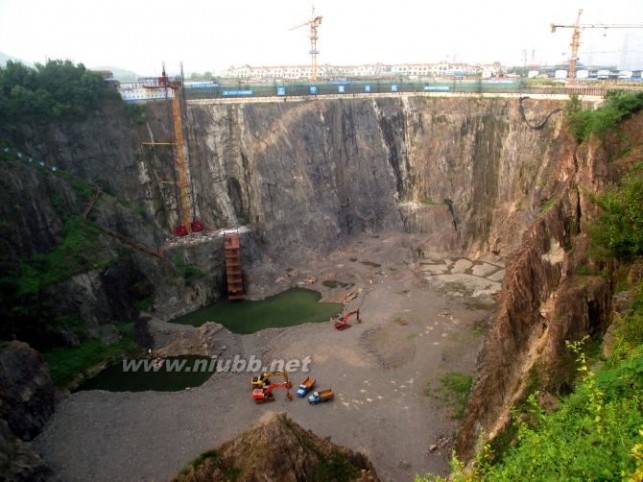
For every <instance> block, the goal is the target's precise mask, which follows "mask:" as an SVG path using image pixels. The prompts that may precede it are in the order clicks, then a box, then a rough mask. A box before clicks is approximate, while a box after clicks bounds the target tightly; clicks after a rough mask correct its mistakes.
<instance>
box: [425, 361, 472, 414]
mask: <svg viewBox="0 0 643 482" xmlns="http://www.w3.org/2000/svg"><path fill="white" fill-rule="evenodd" d="M440 383H441V384H442V386H441V387H440V388H438V389H437V390H434V389H433V388H432V387H431V386H430V385H427V387H426V389H425V394H426V395H427V396H433V397H436V398H438V399H439V400H442V401H443V402H445V403H446V404H447V405H448V406H449V407H450V409H451V412H452V416H453V418H455V419H457V420H459V419H461V418H462V416H463V415H464V410H465V408H466V406H467V401H468V400H469V392H470V391H471V385H472V383H473V378H472V377H471V376H470V375H467V374H465V373H460V372H448V373H445V374H444V375H442V376H441V377H440Z"/></svg>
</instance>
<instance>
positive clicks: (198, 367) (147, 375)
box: [76, 356, 215, 392]
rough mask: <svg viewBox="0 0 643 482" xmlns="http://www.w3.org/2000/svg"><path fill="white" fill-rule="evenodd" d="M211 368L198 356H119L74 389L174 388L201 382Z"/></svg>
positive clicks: (179, 388)
mask: <svg viewBox="0 0 643 482" xmlns="http://www.w3.org/2000/svg"><path fill="white" fill-rule="evenodd" d="M214 371H215V370H213V369H212V365H211V360H210V358H208V357H202V356H178V357H167V358H164V359H163V360H162V361H161V360H159V361H157V362H155V361H154V360H152V359H145V358H143V359H131V360H119V361H116V362H113V363H111V364H110V365H108V366H107V368H105V369H104V370H102V371H101V372H100V373H98V374H97V375H96V376H94V377H92V378H90V379H88V380H85V381H84V382H83V383H81V384H80V385H79V386H78V388H77V389H76V391H78V390H108V391H110V392H144V391H147V390H154V391H157V392H176V391H179V390H185V389H186V388H192V387H198V386H199V385H203V384H204V383H205V381H206V380H207V379H208V378H210V376H211V375H212V374H213V373H214Z"/></svg>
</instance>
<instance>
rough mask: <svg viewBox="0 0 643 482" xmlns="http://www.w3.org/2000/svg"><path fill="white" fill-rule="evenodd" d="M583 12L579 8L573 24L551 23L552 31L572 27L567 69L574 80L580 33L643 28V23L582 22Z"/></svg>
mask: <svg viewBox="0 0 643 482" xmlns="http://www.w3.org/2000/svg"><path fill="white" fill-rule="evenodd" d="M582 14H583V10H582V9H580V10H578V15H577V16H576V23H574V24H572V25H564V24H555V23H552V24H551V31H552V33H554V32H556V29H557V28H571V29H573V32H572V41H571V43H570V44H569V46H570V47H571V55H570V58H569V70H568V71H567V79H568V80H570V81H571V80H573V79H574V78H575V77H576V63H577V61H578V48H579V47H580V33H581V31H582V30H584V29H586V28H604V29H608V28H643V24H626V23H612V24H608V23H588V24H581V23H580V17H581V15H582Z"/></svg>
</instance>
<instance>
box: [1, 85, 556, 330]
mask: <svg viewBox="0 0 643 482" xmlns="http://www.w3.org/2000/svg"><path fill="white" fill-rule="evenodd" d="M561 106H562V104H561V103H560V102H556V101H543V100H539V101H533V100H528V99H523V100H519V99H501V98H497V99H474V98H470V99H441V98H431V97H421V96H395V97H389V98H369V99H363V98H359V99H357V98H356V99H325V100H311V101H304V102H290V103H284V102H273V103H259V104H216V103H212V102H207V101H205V102H203V101H201V102H194V103H191V104H190V105H189V106H188V122H186V124H187V126H188V133H189V135H188V136H187V138H188V139H189V145H190V149H191V156H190V157H191V162H192V170H191V175H192V179H193V181H194V199H195V211H196V214H197V217H200V218H201V219H202V221H203V223H204V225H205V226H206V229H208V230H211V231H213V230H217V229H220V228H230V227H236V226H239V225H241V224H246V225H247V226H248V228H249V231H248V233H247V234H244V241H243V243H244V256H245V259H244V266H245V267H247V268H248V270H249V271H248V272H250V270H251V268H253V267H256V268H261V269H257V270H254V271H252V275H251V276H248V278H247V282H248V283H249V288H250V290H251V291H252V288H253V285H254V286H255V287H260V288H264V287H265V286H268V287H270V286H273V283H272V280H274V278H275V277H276V276H274V275H272V274H271V273H274V272H276V271H279V270H281V272H283V269H285V268H287V267H288V266H290V264H291V263H296V262H301V261H302V260H305V259H308V258H309V257H310V256H314V255H315V254H316V253H319V254H325V253H328V252H330V251H332V250H333V249H335V248H337V247H339V246H342V245H343V244H345V243H346V242H348V241H349V240H350V236H351V235H352V234H358V233H377V232H381V231H385V230H406V231H411V232H420V233H425V234H426V243H424V245H423V246H422V247H421V250H422V251H423V252H424V254H427V255H447V254H468V255H472V256H477V255H482V254H484V253H488V252H489V251H493V252H494V253H498V254H501V255H505V254H507V253H509V252H511V251H512V250H513V249H514V248H515V247H516V246H517V245H518V240H519V237H518V236H516V233H519V232H522V231H523V230H524V228H525V227H526V226H527V225H528V223H529V222H530V221H531V220H533V219H534V218H535V217H536V215H537V214H538V212H539V209H540V206H541V205H542V203H543V202H544V201H546V200H547V199H548V197H549V196H550V194H551V192H553V189H554V188H555V186H556V183H557V182H558V180H557V178H556V177H555V176H554V171H555V169H557V164H556V162H557V161H556V160H557V159H558V158H559V157H560V154H561V152H563V149H564V148H563V144H562V142H561V138H560V129H561V125H562V115H560V114H559V113H556V112H557V109H559V108H560V107H561ZM545 119H548V120H547V122H546V123H544V125H543V126H542V127H541V128H534V127H533V126H534V125H539V124H542V121H544V120H545ZM528 121H529V122H528ZM170 139H171V130H170V122H169V117H168V109H167V106H166V105H163V104H154V105H147V106H144V108H143V110H141V111H137V110H136V109H134V110H132V109H124V108H123V107H122V106H118V105H110V106H108V107H107V108H106V109H104V110H103V111H102V112H101V113H100V114H97V115H95V116H94V117H92V118H91V119H89V120H86V121H83V122H66V123H60V124H57V125H49V126H22V127H21V128H20V129H18V130H17V134H15V140H14V143H15V144H17V145H18V146H19V147H20V149H21V150H22V152H23V153H24V156H25V157H24V158H23V159H22V161H20V162H14V163H10V164H4V163H3V165H2V166H1V167H0V168H1V169H2V174H3V175H2V179H3V180H2V183H3V187H4V188H5V189H3V199H5V201H6V202H4V203H3V205H2V208H0V209H2V215H3V218H5V219H7V220H10V221H9V222H6V223H5V224H3V225H2V226H1V228H2V230H3V232H5V233H6V237H5V239H4V240H3V243H2V253H1V254H0V258H1V259H2V261H3V265H4V266H7V267H9V268H15V266H16V264H15V263H16V261H15V260H17V259H20V258H25V257H29V256H32V255H34V254H37V253H44V252H48V251H49V250H51V248H52V247H53V246H56V245H57V243H60V241H61V239H62V237H63V234H64V227H65V217H66V216H68V215H70V214H75V215H76V216H80V215H81V213H82V212H83V210H84V209H85V206H87V203H88V202H89V201H90V198H91V196H92V195H93V193H94V192H95V190H96V189H97V187H98V186H102V188H103V191H104V193H105V194H104V195H103V196H101V197H100V199H99V201H98V202H97V204H96V207H95V209H94V211H93V212H92V215H91V220H92V221H93V222H95V223H96V224H98V225H100V226H102V227H103V228H107V229H109V230H110V231H111V232H112V233H118V234H121V235H124V236H127V237H128V238H130V239H133V240H134V241H136V242H137V243H139V244H142V245H144V246H147V247H148V248H150V250H152V251H156V250H159V249H161V248H162V247H163V246H164V244H165V241H166V235H165V234H164V233H169V232H170V231H171V230H172V228H173V227H174V226H176V224H177V209H176V192H175V187H174V184H173V182H174V181H173V180H174V178H175V174H174V171H173V154H172V149H171V148H170V147H168V146H167V145H153V146H151V145H149V144H143V142H150V141H155V142H161V141H164V142H167V141H168V140H170ZM27 157H33V159H34V162H32V163H29V162H26V158H27ZM40 161H42V162H43V163H44V165H45V167H40V166H39V164H40ZM53 167H56V169H57V171H56V172H53V171H52V169H53ZM62 174H64V177H63V176H62ZM70 176H71V177H70ZM83 182H85V183H86V184H83ZM79 183H80V184H79ZM18 200H19V201H18ZM108 238H109V239H108ZM101 240H102V245H103V246H104V249H103V251H104V254H105V255H106V257H105V259H103V261H104V262H105V263H104V264H108V265H109V269H105V267H104V266H97V267H96V268H92V267H91V266H88V267H87V271H86V274H85V275H82V276H80V277H75V278H74V279H70V280H69V282H66V283H63V284H61V285H60V286H59V287H58V288H60V289H58V288H54V291H56V292H57V293H62V295H63V299H62V300H61V301H60V303H57V304H60V305H61V306H66V307H71V310H67V311H71V312H72V313H74V312H77V313H80V314H81V315H80V316H81V318H82V319H83V320H84V322H85V324H86V325H87V326H88V327H89V328H90V329H92V330H94V331H95V330H96V329H97V326H98V325H99V324H100V323H101V322H102V321H104V320H106V319H109V318H128V317H130V316H131V315H132V314H133V312H134V309H133V305H134V301H135V300H134V299H132V298H133V297H132V296H131V294H132V293H134V294H135V295H136V296H134V298H139V299H140V298H141V297H145V296H150V294H149V290H146V289H143V290H142V291H143V292H140V293H137V290H138V291H141V287H143V288H144V287H145V286H152V287H154V293H152V296H153V298H154V300H155V301H156V305H155V307H156V308H157V309H158V310H160V311H162V312H164V313H166V314H168V315H171V314H172V313H176V312H179V311H184V310H189V309H194V308H196V307H198V306H200V305H203V304H205V303H207V302H210V301H212V300H215V299H217V298H218V297H219V296H220V295H221V293H222V291H223V289H224V286H223V277H222V262H221V256H220V246H219V245H220V240H217V238H214V239H213V240H212V242H209V243H206V244H198V245H190V244H188V245H185V246H182V247H178V248H173V249H167V250H165V254H166V256H167V257H168V258H170V259H171V260H173V263H174V264H177V263H178V264H179V265H182V266H193V267H195V268H197V269H198V270H199V271H200V272H202V273H205V274H206V277H205V278H202V279H189V280H185V279H183V280H182V279H181V277H180V276H177V274H180V273H177V272H176V270H173V269H172V267H171V266H167V265H165V264H164V263H163V262H162V261H159V260H158V259H155V258H154V257H153V256H152V257H150V256H149V253H145V252H141V251H140V250H136V249H131V246H126V245H123V243H122V242H121V241H119V240H118V239H115V238H114V237H113V236H111V237H110V236H109V235H106V234H105V232H104V230H103V232H102V234H101ZM271 267H273V268H271ZM70 283H71V284H70ZM259 291H260V292H264V293H265V291H261V290H259ZM68 293H71V294H72V295H71V296H68V295H67V294H68ZM47 296H51V297H53V298H56V295H55V294H52V293H48V295H47Z"/></svg>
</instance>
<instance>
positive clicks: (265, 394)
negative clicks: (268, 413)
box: [252, 381, 292, 403]
mask: <svg viewBox="0 0 643 482" xmlns="http://www.w3.org/2000/svg"><path fill="white" fill-rule="evenodd" d="M275 388H285V389H286V398H287V399H288V401H291V400H292V394H291V393H290V389H291V388H292V383H290V382H288V381H286V382H279V383H272V384H270V385H267V386H265V387H262V388H255V389H254V390H252V399H253V400H254V401H255V402H256V403H265V402H272V401H274V400H275V397H274V395H273V394H272V391H273V390H274V389H275Z"/></svg>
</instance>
